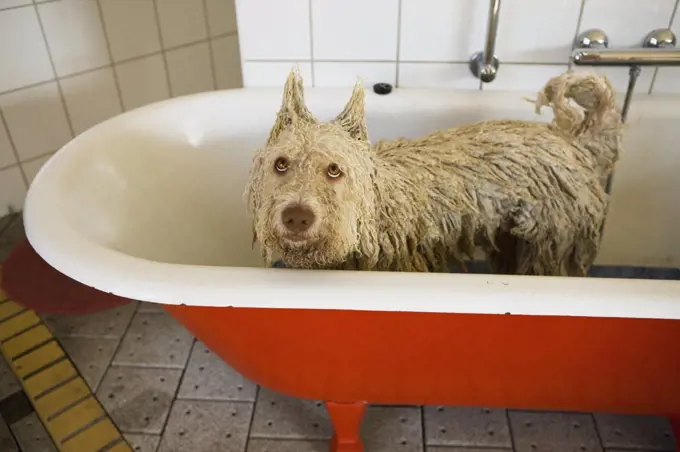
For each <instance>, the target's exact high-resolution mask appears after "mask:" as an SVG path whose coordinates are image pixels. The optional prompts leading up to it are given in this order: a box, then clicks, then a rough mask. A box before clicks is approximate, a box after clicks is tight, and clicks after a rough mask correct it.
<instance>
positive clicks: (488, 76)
mask: <svg viewBox="0 0 680 452" xmlns="http://www.w3.org/2000/svg"><path fill="white" fill-rule="evenodd" d="M500 11H501V0H490V5H489V17H488V19H487V30H486V42H485V43H484V50H483V51H482V52H476V53H474V54H473V55H472V57H471V58H470V71H472V73H473V74H474V76H475V77H477V78H478V79H480V80H481V81H482V82H484V83H489V82H492V81H493V80H494V79H495V78H496V74H497V73H498V66H499V65H500V61H499V60H498V57H497V56H496V55H495V53H494V51H495V49H496V37H497V35H498V19H499V15H500Z"/></svg>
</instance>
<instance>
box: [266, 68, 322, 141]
mask: <svg viewBox="0 0 680 452" xmlns="http://www.w3.org/2000/svg"><path fill="white" fill-rule="evenodd" d="M302 123H307V124H314V123H316V118H315V117H314V115H313V114H312V113H311V112H310V111H309V110H308V109H307V106H306V105H305V91H304V87H303V84H302V77H301V76H300V74H299V71H298V69H297V68H293V69H292V70H291V71H290V73H289V74H288V79H286V85H285V86H284V88H283V101H282V103H281V109H280V110H279V113H278V115H277V117H276V122H275V123H274V126H273V127H272V128H271V131H270V132H269V139H268V140H267V144H270V143H272V142H273V141H275V140H276V139H277V138H278V137H279V135H280V134H281V132H283V131H284V130H286V129H287V128H289V127H295V126H297V125H299V124H302Z"/></svg>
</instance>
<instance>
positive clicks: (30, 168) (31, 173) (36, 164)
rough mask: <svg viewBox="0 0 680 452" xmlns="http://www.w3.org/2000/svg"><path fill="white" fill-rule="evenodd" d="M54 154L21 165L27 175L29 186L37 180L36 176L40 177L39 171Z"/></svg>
mask: <svg viewBox="0 0 680 452" xmlns="http://www.w3.org/2000/svg"><path fill="white" fill-rule="evenodd" d="M53 155H54V153H51V154H48V155H43V156H42V157H38V158H37V159H34V160H31V161H30V162H25V163H22V164H21V167H22V168H23V170H24V174H25V175H26V179H28V183H29V185H30V184H31V182H33V179H35V176H37V175H38V171H40V168H42V166H43V165H44V164H45V163H47V161H48V160H49V159H50V158H52V156H53Z"/></svg>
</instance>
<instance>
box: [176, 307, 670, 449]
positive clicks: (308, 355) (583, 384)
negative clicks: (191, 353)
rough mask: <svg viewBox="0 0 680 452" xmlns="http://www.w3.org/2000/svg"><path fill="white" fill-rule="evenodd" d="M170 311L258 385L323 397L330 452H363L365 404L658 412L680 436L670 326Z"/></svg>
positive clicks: (508, 317) (640, 322)
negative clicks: (329, 429)
mask: <svg viewBox="0 0 680 452" xmlns="http://www.w3.org/2000/svg"><path fill="white" fill-rule="evenodd" d="M166 309H167V310H168V311H169V312H170V313H171V314H172V316H174V317H175V318H176V319H177V320H178V321H180V322H181V323H182V324H183V325H184V326H186V327H187V328H188V329H189V330H190V331H191V332H192V333H193V334H195V335H196V336H197V337H199V338H200V340H201V341H203V342H204V343H205V344H206V345H207V346H208V347H209V348H211V349H212V350H213V351H214V352H215V353H217V354H218V355H219V356H220V357H221V358H222V359H223V360H224V361H226V362H228V363H229V364H230V365H232V366H233V367H234V368H235V369H236V370H238V371H239V372H241V373H243V374H244V375H245V376H247V377H248V378H250V379H252V380H253V381H255V382H257V383H259V384H262V385H264V386H266V387H269V388H271V389H274V390H276V391H280V392H282V393H285V394H289V395H292V396H296V397H301V398H309V399H315V400H325V401H327V406H328V410H329V414H330V416H331V419H332V421H333V424H334V427H335V432H336V435H335V437H334V438H333V440H332V449H331V450H332V451H337V452H360V451H362V450H363V448H362V445H361V440H360V439H359V425H360V422H361V418H362V415H363V413H364V409H365V406H366V404H368V403H378V404H406V405H411V404H413V405H420V404H422V405H467V406H486V407H500V408H503V407H509V408H517V409H542V410H575V411H600V412H607V413H616V412H619V413H639V414H662V415H668V416H670V417H671V420H672V422H673V425H674V429H675V433H676V437H677V438H680V321H677V320H654V319H619V318H585V317H557V316H523V315H522V316H521V315H489V314H439V313H413V312H361V311H330V310H329V311H323V310H293V309H283V310H280V309H248V308H213V307H195V306H166ZM678 450H680V448H679V449H678Z"/></svg>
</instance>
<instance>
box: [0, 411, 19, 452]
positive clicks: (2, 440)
mask: <svg viewBox="0 0 680 452" xmlns="http://www.w3.org/2000/svg"><path fill="white" fill-rule="evenodd" d="M0 450H1V451H2V452H20V451H19V447H18V446H17V443H16V442H14V437H13V436H12V433H11V432H10V431H9V427H7V424H5V421H4V419H3V418H2V417H1V416H0Z"/></svg>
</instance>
